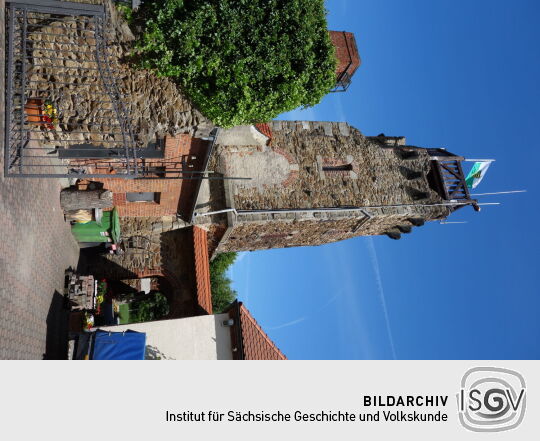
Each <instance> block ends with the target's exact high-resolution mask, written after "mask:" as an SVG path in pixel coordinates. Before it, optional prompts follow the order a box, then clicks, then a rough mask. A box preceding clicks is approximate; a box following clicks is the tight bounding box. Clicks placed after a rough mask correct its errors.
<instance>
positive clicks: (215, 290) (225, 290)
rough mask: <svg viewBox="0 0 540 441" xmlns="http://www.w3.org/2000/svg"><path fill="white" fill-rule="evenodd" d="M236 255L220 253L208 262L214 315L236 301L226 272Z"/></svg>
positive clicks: (235, 294)
mask: <svg viewBox="0 0 540 441" xmlns="http://www.w3.org/2000/svg"><path fill="white" fill-rule="evenodd" d="M236 256H237V253H222V254H218V255H217V257H216V258H215V259H214V260H212V262H210V285H211V287H212V309H213V311H214V314H219V313H221V312H223V311H224V310H225V309H226V308H227V307H228V306H229V305H230V304H231V303H232V302H233V301H234V299H236V296H237V293H236V291H234V290H233V289H232V287H231V283H232V280H231V279H229V278H228V277H227V276H226V273H227V270H228V269H229V267H230V266H231V265H232V264H233V263H234V261H235V260H236Z"/></svg>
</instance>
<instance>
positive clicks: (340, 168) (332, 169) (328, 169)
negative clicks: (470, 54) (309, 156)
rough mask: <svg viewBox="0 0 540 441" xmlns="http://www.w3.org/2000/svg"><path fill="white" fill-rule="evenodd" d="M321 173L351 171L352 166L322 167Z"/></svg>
mask: <svg viewBox="0 0 540 441" xmlns="http://www.w3.org/2000/svg"><path fill="white" fill-rule="evenodd" d="M322 169H323V172H326V173H327V172H344V171H352V169H353V166H352V164H341V165H323V168H322Z"/></svg>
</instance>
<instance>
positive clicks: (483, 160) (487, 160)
mask: <svg viewBox="0 0 540 441" xmlns="http://www.w3.org/2000/svg"><path fill="white" fill-rule="evenodd" d="M463 161H465V162H495V161H496V160H495V159H464V160H463Z"/></svg>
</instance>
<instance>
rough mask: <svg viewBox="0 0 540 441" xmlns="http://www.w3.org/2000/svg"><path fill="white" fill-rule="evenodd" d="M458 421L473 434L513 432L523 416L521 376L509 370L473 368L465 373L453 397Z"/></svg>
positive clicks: (523, 388) (524, 390)
mask: <svg viewBox="0 0 540 441" xmlns="http://www.w3.org/2000/svg"><path fill="white" fill-rule="evenodd" d="M457 399H458V410H459V421H460V422H461V424H462V425H463V427H465V428H466V429H468V430H471V431H473V432H502V431H505V430H510V429H514V428H516V427H517V426H519V424H521V422H522V421H523V418H524V416H525V407H526V401H527V396H526V388H525V380H524V378H523V376H522V375H521V374H519V373H517V372H515V371H512V370H510V369H503V368H492V367H476V368H472V369H470V370H469V371H467V372H466V373H465V375H464V376H463V379H462V380H461V390H460V392H459V394H458V395H457Z"/></svg>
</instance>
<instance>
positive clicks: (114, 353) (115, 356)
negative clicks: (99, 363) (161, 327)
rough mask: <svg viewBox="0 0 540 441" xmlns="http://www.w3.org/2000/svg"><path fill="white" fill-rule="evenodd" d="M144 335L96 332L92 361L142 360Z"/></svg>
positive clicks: (144, 345)
mask: <svg viewBox="0 0 540 441" xmlns="http://www.w3.org/2000/svg"><path fill="white" fill-rule="evenodd" d="M145 348H146V334H145V333H144V332H135V331H125V332H108V331H101V330H98V331H96V334H95V336H94V348H93V351H92V359H93V360H144V352H145Z"/></svg>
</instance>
